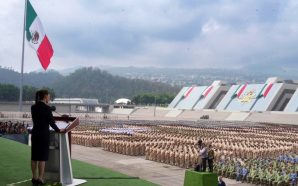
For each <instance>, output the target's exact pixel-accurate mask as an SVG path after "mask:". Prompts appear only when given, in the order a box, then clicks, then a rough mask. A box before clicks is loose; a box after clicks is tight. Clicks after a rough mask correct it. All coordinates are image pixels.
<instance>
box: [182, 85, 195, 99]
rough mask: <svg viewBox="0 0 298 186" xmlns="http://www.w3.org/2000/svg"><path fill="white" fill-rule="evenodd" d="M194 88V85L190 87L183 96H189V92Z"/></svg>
mask: <svg viewBox="0 0 298 186" xmlns="http://www.w3.org/2000/svg"><path fill="white" fill-rule="evenodd" d="M193 89H194V87H189V88H188V89H187V90H186V91H185V92H184V94H183V98H187V97H188V96H189V94H190V93H191V92H192V90H193Z"/></svg>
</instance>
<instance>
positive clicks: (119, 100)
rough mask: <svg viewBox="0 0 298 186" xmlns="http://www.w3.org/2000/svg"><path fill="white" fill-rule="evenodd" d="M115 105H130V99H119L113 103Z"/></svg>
mask: <svg viewBox="0 0 298 186" xmlns="http://www.w3.org/2000/svg"><path fill="white" fill-rule="evenodd" d="M115 103H116V104H124V105H127V104H130V103H131V100H130V99H126V98H120V99H117V100H116V101H115Z"/></svg>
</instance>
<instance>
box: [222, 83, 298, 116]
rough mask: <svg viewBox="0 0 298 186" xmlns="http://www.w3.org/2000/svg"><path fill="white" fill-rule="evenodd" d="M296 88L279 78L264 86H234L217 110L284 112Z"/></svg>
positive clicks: (295, 85)
mask: <svg viewBox="0 0 298 186" xmlns="http://www.w3.org/2000/svg"><path fill="white" fill-rule="evenodd" d="M296 88H297V84H293V83H290V82H288V81H283V80H280V79H278V78H268V80H267V81H266V83H264V84H243V85H233V86H232V87H231V88H230V89H229V91H228V92H227V94H226V95H225V97H224V98H223V100H222V101H221V102H220V104H219V105H218V106H217V108H216V109H217V110H227V111H283V110H284V108H285V107H286V104H287V103H288V101H289V100H290V99H291V97H292V96H293V94H294V92H295V90H296Z"/></svg>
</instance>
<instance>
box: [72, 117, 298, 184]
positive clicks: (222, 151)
mask: <svg viewBox="0 0 298 186" xmlns="http://www.w3.org/2000/svg"><path fill="white" fill-rule="evenodd" d="M208 122H209V123H208V125H206V122H204V123H203V122H201V121H199V122H187V121H177V122H169V121H114V122H113V121H106V122H101V123H97V124H95V123H94V124H92V125H88V124H85V125H80V126H79V127H78V128H77V129H76V130H75V131H73V132H72V142H73V143H75V144H79V145H84V146H90V147H102V148H103V149H104V150H107V151H111V152H114V153H120V154H124V155H130V156H145V158H146V159H147V160H151V161H156V162H161V163H165V164H169V165H173V166H179V167H181V168H191V169H193V168H195V167H196V166H197V165H198V164H200V162H201V161H202V157H201V154H200V149H199V146H198V139H201V140H202V141H203V142H204V144H205V146H206V148H207V149H208V151H210V150H212V151H213V152H214V155H213V156H214V157H213V158H214V172H217V173H218V174H219V175H221V176H224V177H229V178H232V179H236V180H237V181H241V182H249V183H253V184H261V185H291V186H296V185H297V171H298V140H297V139H298V128H297V127H295V126H278V125H269V124H260V123H239V122H238V123H237V122H234V123H233V122H210V121H208ZM134 128H135V129H136V130H135V131H134V130H133V129H134ZM128 130H129V131H130V133H129V134H128V133H127V131H128ZM207 171H212V170H210V168H207Z"/></svg>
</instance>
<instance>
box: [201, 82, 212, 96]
mask: <svg viewBox="0 0 298 186" xmlns="http://www.w3.org/2000/svg"><path fill="white" fill-rule="evenodd" d="M212 88H213V86H212V85H211V86H209V87H207V88H206V89H205V90H204V92H203V93H202V96H204V97H207V96H208V94H209V93H210V92H211V90H212Z"/></svg>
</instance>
